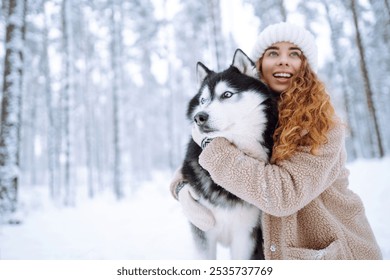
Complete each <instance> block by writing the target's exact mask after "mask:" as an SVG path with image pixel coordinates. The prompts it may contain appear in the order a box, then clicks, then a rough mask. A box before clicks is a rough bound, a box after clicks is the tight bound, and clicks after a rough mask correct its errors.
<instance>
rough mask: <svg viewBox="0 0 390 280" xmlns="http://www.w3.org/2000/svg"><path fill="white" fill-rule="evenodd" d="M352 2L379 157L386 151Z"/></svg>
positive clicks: (368, 105)
mask: <svg viewBox="0 0 390 280" xmlns="http://www.w3.org/2000/svg"><path fill="white" fill-rule="evenodd" d="M350 4H351V11H352V15H353V22H354V25H355V30H356V44H357V47H358V51H359V56H360V71H361V73H362V77H363V82H364V92H365V94H366V99H367V107H368V111H369V115H370V118H371V121H372V123H373V126H374V127H373V129H374V131H373V137H374V143H376V145H377V151H378V155H379V157H383V156H384V151H383V145H382V139H381V135H380V131H379V124H378V117H377V115H376V111H375V106H374V102H373V92H372V87H371V82H370V78H369V76H368V69H367V64H366V59H365V54H364V47H363V41H362V37H361V35H360V28H359V21H358V15H357V9H356V3H355V0H351V2H350Z"/></svg>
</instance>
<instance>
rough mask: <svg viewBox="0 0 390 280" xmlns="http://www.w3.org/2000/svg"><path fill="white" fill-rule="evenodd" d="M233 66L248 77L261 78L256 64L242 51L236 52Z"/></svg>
mask: <svg viewBox="0 0 390 280" xmlns="http://www.w3.org/2000/svg"><path fill="white" fill-rule="evenodd" d="M232 66H234V67H236V68H237V69H238V70H239V71H240V72H241V73H243V74H245V75H247V76H250V77H254V78H257V79H258V78H259V74H258V73H257V70H256V65H255V63H254V62H253V61H252V60H251V59H250V58H249V57H248V56H247V55H246V54H245V53H244V52H243V51H242V50H241V49H237V50H236V51H235V52H234V57H233V63H232Z"/></svg>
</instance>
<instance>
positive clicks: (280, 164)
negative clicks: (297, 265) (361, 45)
mask: <svg viewBox="0 0 390 280" xmlns="http://www.w3.org/2000/svg"><path fill="white" fill-rule="evenodd" d="M252 59H253V60H254V61H256V68H257V70H258V72H259V74H260V77H261V79H262V80H263V81H264V82H265V83H266V84H267V85H268V86H269V87H270V88H271V89H273V90H274V91H276V92H278V93H279V94H280V95H279V103H278V106H279V124H278V127H277V129H276V131H275V134H274V141H275V143H274V149H273V154H272V159H271V162H270V163H266V162H263V161H259V160H256V159H253V158H251V157H249V156H247V155H246V154H244V153H243V152H241V151H240V150H238V149H237V148H236V147H235V146H234V145H233V144H231V143H230V142H229V141H227V140H226V139H225V138H222V137H215V138H213V139H210V138H209V137H208V135H202V134H200V133H199V132H198V131H197V130H196V129H194V130H193V136H192V137H193V139H194V141H195V142H196V143H198V145H201V143H208V144H207V146H206V147H204V149H203V151H202V154H201V155H200V157H199V163H200V165H201V166H202V167H203V168H204V169H206V170H207V171H208V172H209V173H210V175H211V177H212V178H213V180H214V181H215V182H216V183H217V184H218V185H220V186H222V187H223V188H225V189H226V190H228V191H229V192H231V193H233V194H234V195H236V196H237V197H239V198H241V199H243V200H245V201H247V202H249V203H252V204H253V205H255V206H257V207H258V208H259V209H261V210H262V212H263V215H262V229H263V237H264V255H265V258H266V259H381V258H382V256H381V252H380V249H379V246H378V244H377V242H376V240H375V237H374V234H373V232H372V230H371V227H370V225H369V223H368V221H367V218H366V216H365V212H364V206H363V204H362V201H361V200H360V198H359V197H358V196H357V195H356V194H355V193H353V192H352V191H351V190H349V189H348V175H349V172H348V170H347V169H346V167H345V162H346V152H345V143H344V142H345V132H344V130H345V127H344V126H343V125H342V124H341V122H340V120H339V119H338V118H337V117H336V115H335V112H334V109H333V107H332V105H331V103H330V99H329V96H328V95H327V93H326V91H325V88H324V86H323V84H322V83H321V82H320V81H319V80H318V78H317V76H316V73H315V70H316V67H317V48H316V44H315V40H314V38H313V36H312V35H311V34H310V33H309V32H308V31H307V30H305V29H303V28H301V27H298V26H294V25H291V24H289V23H279V24H275V25H271V26H269V27H267V28H266V29H265V30H264V31H263V32H262V33H261V34H260V35H259V37H258V39H257V41H256V43H255V46H254V48H253V52H252ZM205 139H207V141H205ZM221 159H223V160H221ZM248 170H249V171H250V172H248ZM243 171H245V172H243ZM248 174H250V175H248ZM171 191H172V193H173V195H174V196H175V197H176V198H178V200H179V201H180V203H181V205H182V207H183V209H184V213H185V214H186V215H187V217H188V218H189V219H190V221H191V222H193V223H194V224H195V225H196V226H198V227H199V228H201V229H202V230H206V231H207V230H208V229H210V228H211V227H213V225H214V223H215V221H214V218H213V216H212V214H211V212H210V211H209V210H208V209H205V208H204V207H203V206H201V205H200V204H198V203H197V202H196V201H195V200H194V199H195V198H194V197H193V196H192V195H191V194H192V192H191V186H189V185H188V184H186V183H185V182H183V181H182V178H181V174H180V170H179V171H178V172H177V173H176V175H175V178H174V179H173V181H172V183H171Z"/></svg>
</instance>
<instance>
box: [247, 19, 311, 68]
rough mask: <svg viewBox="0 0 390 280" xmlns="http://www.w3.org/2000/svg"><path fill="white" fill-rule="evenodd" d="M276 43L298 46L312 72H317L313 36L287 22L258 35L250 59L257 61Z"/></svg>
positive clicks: (272, 26)
mask: <svg viewBox="0 0 390 280" xmlns="http://www.w3.org/2000/svg"><path fill="white" fill-rule="evenodd" d="M278 42H290V43H293V44H295V45H296V46H298V47H299V48H300V49H301V50H302V52H303V54H304V55H305V56H306V58H307V59H308V61H309V64H310V67H311V68H312V69H313V71H314V72H316V71H317V60H318V50H317V45H316V42H315V39H314V36H313V35H312V34H311V33H310V32H309V31H307V30H306V29H304V28H303V27H300V26H297V25H294V24H291V23H287V22H281V23H277V24H273V25H269V26H267V27H266V28H265V29H264V30H263V31H262V32H261V33H260V34H259V36H258V37H257V40H256V43H255V45H254V47H253V49H252V53H251V59H252V60H253V61H257V60H258V59H259V58H260V57H262V56H263V54H264V52H265V50H266V49H267V48H269V47H270V46H271V45H273V44H275V43H278Z"/></svg>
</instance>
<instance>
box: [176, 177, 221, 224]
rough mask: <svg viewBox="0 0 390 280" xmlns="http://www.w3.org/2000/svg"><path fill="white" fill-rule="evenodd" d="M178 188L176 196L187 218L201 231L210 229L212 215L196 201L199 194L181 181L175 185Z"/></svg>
mask: <svg viewBox="0 0 390 280" xmlns="http://www.w3.org/2000/svg"><path fill="white" fill-rule="evenodd" d="M178 188H180V189H179V190H178V191H177V196H178V199H179V202H180V204H181V206H182V208H183V212H184V215H185V216H186V217H187V219H188V220H189V221H190V222H191V223H192V224H193V225H194V226H196V227H197V228H199V229H201V230H203V231H208V230H210V229H212V228H213V227H214V226H215V219H214V215H213V213H212V212H211V211H210V210H209V209H208V208H206V207H205V206H203V205H201V204H200V203H199V202H198V201H197V200H199V196H198V195H196V193H195V192H194V190H193V188H192V187H191V185H190V184H188V183H187V182H182V183H180V184H179V185H178V186H177V189H178Z"/></svg>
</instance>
